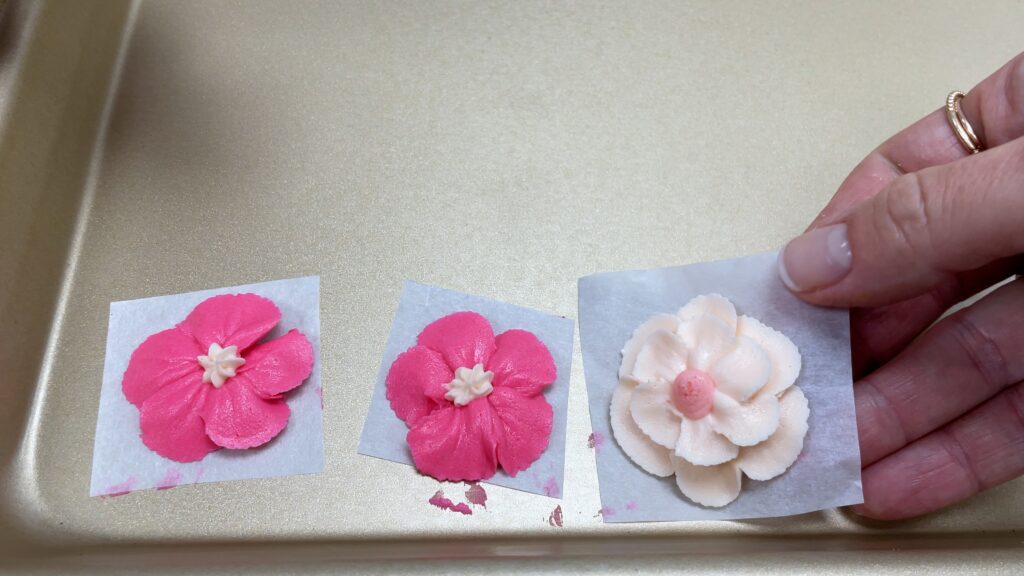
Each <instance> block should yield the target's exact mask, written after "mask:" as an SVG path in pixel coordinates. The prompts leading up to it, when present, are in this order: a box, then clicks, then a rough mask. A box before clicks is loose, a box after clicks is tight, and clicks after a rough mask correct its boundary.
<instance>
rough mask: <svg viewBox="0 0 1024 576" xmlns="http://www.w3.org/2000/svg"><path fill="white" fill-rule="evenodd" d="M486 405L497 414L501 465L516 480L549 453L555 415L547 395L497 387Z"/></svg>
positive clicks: (494, 414)
mask: <svg viewBox="0 0 1024 576" xmlns="http://www.w3.org/2000/svg"><path fill="white" fill-rule="evenodd" d="M499 350H500V347H499ZM479 402H481V400H477V401H476V402H474V403H479ZM483 402H487V403H489V404H490V405H491V408H492V410H493V418H494V426H495V431H496V433H495V437H496V438H497V439H498V442H497V454H498V463H499V464H501V469H502V470H504V471H505V473H506V474H508V475H509V476H513V477H514V476H515V475H516V473H518V472H519V471H521V470H526V469H527V468H529V466H530V464H533V462H534V461H535V460H537V458H540V455H541V454H542V453H543V452H544V450H546V449H547V447H548V439H549V438H550V437H551V426H552V423H553V421H554V411H553V410H552V409H551V405H550V404H548V401H547V400H546V399H545V398H544V396H543V395H537V396H533V397H526V396H523V395H522V394H521V393H520V392H519V391H518V390H516V389H513V388H508V387H505V388H501V387H495V388H494V391H493V392H491V394H490V395H488V396H487V398H486V399H485V400H483Z"/></svg>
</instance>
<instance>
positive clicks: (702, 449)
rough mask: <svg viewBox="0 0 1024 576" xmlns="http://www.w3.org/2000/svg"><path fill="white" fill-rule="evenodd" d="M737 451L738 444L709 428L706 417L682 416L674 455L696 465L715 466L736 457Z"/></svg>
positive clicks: (738, 449) (738, 450)
mask: <svg viewBox="0 0 1024 576" xmlns="http://www.w3.org/2000/svg"><path fill="white" fill-rule="evenodd" d="M739 452H740V448H739V446H737V445H735V444H733V443H732V442H729V439H728V438H726V437H725V436H722V435H721V434H718V433H717V432H715V431H714V430H712V429H711V424H710V423H709V422H708V419H707V418H701V419H700V420H690V419H689V418H686V417H684V418H683V423H682V425H680V427H679V442H677V443H676V450H675V454H676V456H678V457H680V458H682V459H684V460H686V461H687V462H689V463H690V464H696V465H697V466H715V465H717V464H722V463H723V462H728V461H730V460H732V459H734V458H736V455H737V454H739Z"/></svg>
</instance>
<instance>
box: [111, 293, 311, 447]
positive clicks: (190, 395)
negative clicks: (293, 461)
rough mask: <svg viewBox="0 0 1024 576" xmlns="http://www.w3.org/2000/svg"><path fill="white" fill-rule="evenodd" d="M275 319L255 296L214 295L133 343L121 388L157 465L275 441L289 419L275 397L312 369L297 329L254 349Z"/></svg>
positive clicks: (277, 318) (267, 304) (307, 346)
mask: <svg viewBox="0 0 1024 576" xmlns="http://www.w3.org/2000/svg"><path fill="white" fill-rule="evenodd" d="M280 320H281V312H280V311H279V310H278V309H277V306H275V305H274V303H273V302H271V301H270V300H267V299H266V298H263V297H261V296H257V295H255V294H228V295H222V296H214V297H213V298H209V299H207V300H204V301H203V302H201V303H200V304H199V305H198V306H196V307H195V308H194V309H193V310H192V312H191V313H189V315H188V317H187V318H185V320H184V321H182V322H181V323H180V324H178V325H177V326H175V327H174V328H170V329H168V330H164V331H163V332H157V333H156V334H153V335H152V336H150V337H149V338H147V339H146V340H145V341H144V342H143V343H142V344H140V345H139V347H138V348H136V349H135V351H134V352H132V356H131V360H129V362H128V369H127V370H125V373H124V379H123V380H122V381H121V388H122V390H123V391H124V395H125V397H126V398H127V399H128V401H129V402H131V403H132V404H134V405H135V406H136V407H138V409H139V412H140V419H139V424H140V427H141V429H142V442H143V443H144V444H145V445H146V446H147V447H149V449H151V450H153V451H154V452H156V453H157V454H160V455H161V456H163V457H165V458H170V459H171V460H176V461H178V462H193V461H196V460H201V459H202V458H203V457H204V456H206V455H207V454H209V453H210V452H213V451H214V450H218V449H220V448H235V449H242V448H252V447H255V446H260V445H263V444H266V443H267V442H269V441H270V440H271V439H273V438H274V437H275V436H277V435H278V433H280V432H281V430H283V429H284V427H285V426H286V425H287V424H288V416H289V414H290V410H289V409H288V405H287V404H285V402H284V400H283V399H282V397H281V395H282V394H283V393H285V392H287V391H289V390H291V389H293V388H295V387H297V386H299V385H300V384H302V382H304V381H305V380H306V378H308V377H309V374H310V372H311V371H312V369H313V346H312V345H311V344H310V343H309V340H308V339H306V337H305V336H304V335H303V334H302V333H301V332H299V331H298V330H291V331H289V332H288V333H287V334H285V335H284V336H281V337H280V338H277V339H275V340H270V341H267V342H263V343H260V344H256V341H257V340H259V339H260V338H262V337H264V336H266V335H267V333H268V332H270V330H271V329H272V328H273V327H274V326H275V325H277V323H278V322H279V321H280Z"/></svg>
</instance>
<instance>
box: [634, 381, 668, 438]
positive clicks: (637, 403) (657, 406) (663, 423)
mask: <svg viewBox="0 0 1024 576" xmlns="http://www.w3.org/2000/svg"><path fill="white" fill-rule="evenodd" d="M671 388H672V384H670V383H668V382H665V381H664V380H656V381H654V382H644V383H643V384H640V385H638V386H637V387H636V388H635V389H633V397H632V398H631V399H630V402H629V412H630V414H631V415H632V416H633V421H634V422H636V425H637V426H638V427H639V428H640V430H641V431H642V432H643V433H644V434H646V435H647V437H648V438H650V439H651V440H653V441H654V442H656V443H658V444H660V445H662V446H664V447H665V448H668V449H669V450H672V449H674V448H675V447H676V442H678V441H679V420H680V418H681V417H680V416H679V415H678V414H676V412H675V410H674V409H673V408H672V399H671V397H670V395H669V394H670V390H671Z"/></svg>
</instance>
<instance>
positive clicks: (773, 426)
mask: <svg viewBox="0 0 1024 576" xmlns="http://www.w3.org/2000/svg"><path fill="white" fill-rule="evenodd" d="M799 374H800V352H799V351H798V350H797V347H796V345H794V344H793V342H792V341H791V340H790V339H789V338H787V337H786V336H785V335H783V334H781V333H780V332H778V331H776V330H773V329H771V328H769V327H767V326H765V325H764V324H762V323H761V322H759V321H757V320H755V319H754V318H751V317H749V316H739V317H737V315H736V309H735V307H733V305H732V303H731V302H729V300H727V299H725V298H723V297H722V296H719V295H717V294H712V295H707V296H698V297H696V298H694V299H693V300H691V301H690V302H689V303H688V304H687V305H686V306H684V307H683V308H682V309H681V310H679V312H678V313H676V314H674V315H668V314H665V315H659V316H655V317H653V318H651V319H650V320H648V321H647V322H644V323H643V324H641V325H640V327H639V328H637V329H636V331H635V332H634V333H633V337H632V338H631V339H630V340H629V342H627V343H626V346H625V348H624V349H623V351H622V364H621V365H620V368H619V385H618V386H617V387H616V389H615V393H614V394H613V396H612V403H611V424H612V432H613V433H614V435H615V439H616V441H617V442H618V443H619V445H620V446H621V447H622V449H623V450H624V451H625V453H626V455H627V456H629V458H630V459H631V460H633V462H634V463H636V464H637V465H638V466H640V467H641V468H643V469H644V470H646V471H647V472H649V473H651V474H654V475H656V476H663V477H664V476H671V475H673V474H674V475H675V477H676V484H677V485H678V487H679V490H680V491H681V492H682V493H683V494H684V495H685V496H686V497H687V498H689V499H690V500H693V501H694V502H696V503H698V504H702V505H704V506H712V507H718V506H724V505H726V504H728V503H730V502H732V501H733V500H735V499H736V497H737V496H739V493H740V488H741V480H742V474H746V475H747V476H748V477H750V478H752V479H754V480H769V479H771V478H774V477H776V476H778V475H780V474H782V473H783V472H785V471H786V470H787V469H788V468H789V467H790V466H791V465H792V464H793V462H795V461H796V459H797V457H798V456H799V455H800V452H801V450H802V449H803V441H804V436H805V435H806V434H807V428H808V426H807V419H808V416H809V414H810V412H809V410H808V405H807V398H806V397H805V396H804V394H803V392H802V391H801V390H800V389H799V388H798V387H796V386H793V383H794V382H795V381H796V379H797V376H799Z"/></svg>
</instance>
